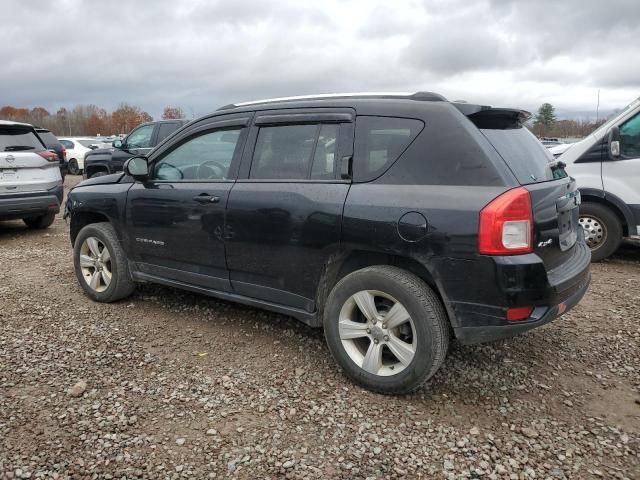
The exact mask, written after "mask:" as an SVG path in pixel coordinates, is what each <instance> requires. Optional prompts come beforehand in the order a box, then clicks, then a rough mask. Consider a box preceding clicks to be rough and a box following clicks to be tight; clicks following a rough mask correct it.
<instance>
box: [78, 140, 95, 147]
mask: <svg viewBox="0 0 640 480" xmlns="http://www.w3.org/2000/svg"><path fill="white" fill-rule="evenodd" d="M78 143H79V144H80V145H82V146H83V147H87V148H89V147H90V146H91V145H96V144H98V143H100V142H99V141H98V140H78Z"/></svg>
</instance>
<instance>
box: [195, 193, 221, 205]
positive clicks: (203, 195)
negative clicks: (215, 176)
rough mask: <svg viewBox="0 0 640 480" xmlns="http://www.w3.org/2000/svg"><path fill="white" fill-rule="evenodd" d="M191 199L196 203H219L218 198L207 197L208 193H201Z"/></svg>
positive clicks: (213, 196)
mask: <svg viewBox="0 0 640 480" xmlns="http://www.w3.org/2000/svg"><path fill="white" fill-rule="evenodd" d="M193 199H194V200H195V201H196V202H198V203H218V202H219V201H220V197H216V196H215V195H209V194H208V193H201V194H200V195H196V196H195V197H193Z"/></svg>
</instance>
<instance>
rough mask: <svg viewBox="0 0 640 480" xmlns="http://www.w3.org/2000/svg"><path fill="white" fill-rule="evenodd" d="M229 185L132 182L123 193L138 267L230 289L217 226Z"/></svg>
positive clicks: (187, 281) (183, 279) (166, 276)
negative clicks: (125, 198) (125, 197)
mask: <svg viewBox="0 0 640 480" xmlns="http://www.w3.org/2000/svg"><path fill="white" fill-rule="evenodd" d="M232 185H233V182H220V183H209V182H206V183H204V182H193V183H191V182H176V183H173V184H171V183H162V182H155V183H154V182H149V183H148V184H141V183H137V184H135V185H133V186H132V187H131V189H130V190H129V194H128V197H127V219H128V223H129V225H130V229H131V237H130V242H131V245H130V249H131V250H130V251H131V252H133V255H134V259H135V261H136V263H137V266H138V268H139V270H140V271H142V272H144V273H149V274H152V275H158V276H161V277H165V278H170V279H173V280H178V281H181V282H185V283H189V284H193V285H199V286H203V287H207V288H212V289H215V290H225V291H228V290H230V284H229V276H228V273H227V268H226V263H225V252H224V242H223V239H222V229H223V227H224V217H225V210H224V207H225V204H226V202H227V198H228V195H229V191H230V190H231V186H232ZM216 198H217V200H215V199H216Z"/></svg>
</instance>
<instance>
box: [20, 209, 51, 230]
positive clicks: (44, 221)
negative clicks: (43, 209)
mask: <svg viewBox="0 0 640 480" xmlns="http://www.w3.org/2000/svg"><path fill="white" fill-rule="evenodd" d="M55 218H56V214H55V213H45V214H44V215H38V216H37V217H27V218H23V219H22V221H23V222H24V223H25V224H26V225H27V227H29V228H34V229H37V230H39V229H43V228H47V227H49V226H51V224H52V223H53V221H54V220H55Z"/></svg>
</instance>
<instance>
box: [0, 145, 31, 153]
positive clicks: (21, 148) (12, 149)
mask: <svg viewBox="0 0 640 480" xmlns="http://www.w3.org/2000/svg"><path fill="white" fill-rule="evenodd" d="M35 149H36V147H32V146H30V145H9V146H8V147H4V151H5V152H23V151H25V150H35Z"/></svg>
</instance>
